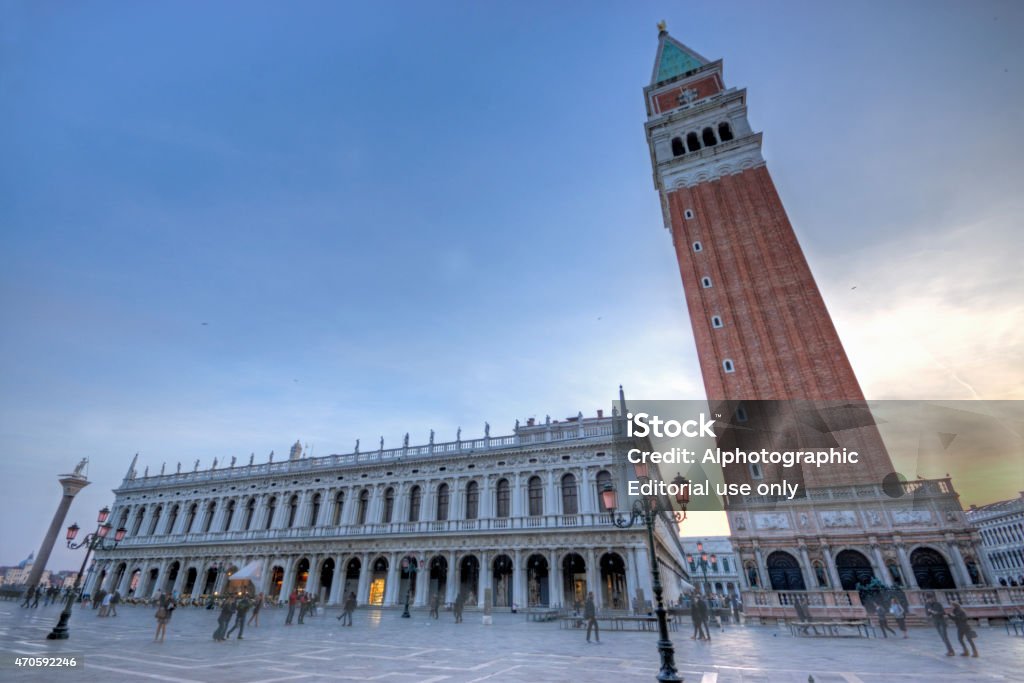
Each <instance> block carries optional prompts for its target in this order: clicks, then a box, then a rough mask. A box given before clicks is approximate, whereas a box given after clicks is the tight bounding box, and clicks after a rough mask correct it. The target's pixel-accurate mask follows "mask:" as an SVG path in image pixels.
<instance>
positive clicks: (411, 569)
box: [402, 555, 417, 619]
mask: <svg viewBox="0 0 1024 683" xmlns="http://www.w3.org/2000/svg"><path fill="white" fill-rule="evenodd" d="M402 569H404V570H405V573H406V574H408V576H409V585H407V586H406V587H405V609H403V610H402V618H403V619H408V618H409V597H410V596H411V595H412V591H413V587H414V586H415V585H416V570H417V562H416V558H415V557H411V556H409V555H406V556H405V557H403V558H402Z"/></svg>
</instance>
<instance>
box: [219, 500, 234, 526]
mask: <svg viewBox="0 0 1024 683" xmlns="http://www.w3.org/2000/svg"><path fill="white" fill-rule="evenodd" d="M234 518H235V501H233V500H229V501H228V507H227V509H226V510H225V511H224V526H223V527H221V531H230V530H231V520H232V519H234Z"/></svg>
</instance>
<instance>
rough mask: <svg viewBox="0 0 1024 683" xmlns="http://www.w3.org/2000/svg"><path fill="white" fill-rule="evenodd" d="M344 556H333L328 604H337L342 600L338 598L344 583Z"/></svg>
mask: <svg viewBox="0 0 1024 683" xmlns="http://www.w3.org/2000/svg"><path fill="white" fill-rule="evenodd" d="M344 560H345V556H344V555H338V556H337V557H335V558H334V576H333V577H332V578H331V594H330V595H329V596H328V598H327V604H328V605H337V604H339V603H341V602H342V600H341V599H340V598H339V596H340V595H341V589H342V586H343V585H344V583H345V562H344Z"/></svg>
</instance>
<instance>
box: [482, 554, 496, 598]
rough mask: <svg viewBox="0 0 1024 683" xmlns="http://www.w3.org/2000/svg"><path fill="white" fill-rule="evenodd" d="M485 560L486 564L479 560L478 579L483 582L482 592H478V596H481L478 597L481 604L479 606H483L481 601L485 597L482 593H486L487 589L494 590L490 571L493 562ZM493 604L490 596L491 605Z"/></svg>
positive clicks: (490, 559)
mask: <svg viewBox="0 0 1024 683" xmlns="http://www.w3.org/2000/svg"><path fill="white" fill-rule="evenodd" d="M495 554H497V553H495ZM486 560H487V562H484V560H480V579H481V581H483V587H484V590H482V591H480V595H481V597H480V600H481V603H480V604H481V605H483V604H484V603H483V600H484V598H485V597H486V596H485V595H484V593H485V592H486V589H488V588H492V589H493V588H494V572H493V571H492V569H491V562H492V561H493V558H491V557H487V558H486ZM493 604H494V596H493V595H492V596H491V605H493Z"/></svg>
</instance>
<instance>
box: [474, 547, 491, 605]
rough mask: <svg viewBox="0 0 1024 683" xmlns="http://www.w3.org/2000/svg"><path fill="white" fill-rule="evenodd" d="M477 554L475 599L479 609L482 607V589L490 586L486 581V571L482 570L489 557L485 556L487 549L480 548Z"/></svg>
mask: <svg viewBox="0 0 1024 683" xmlns="http://www.w3.org/2000/svg"><path fill="white" fill-rule="evenodd" d="M478 554H479V557H478V559H479V560H480V571H479V572H478V574H477V586H476V599H477V607H479V608H480V609H483V608H484V589H486V588H487V587H488V586H490V584H489V583H488V582H487V578H486V577H487V572H485V571H484V568H485V567H486V566H487V563H488V562H489V559H488V557H487V551H486V550H481V551H480V552H479V553H478Z"/></svg>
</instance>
